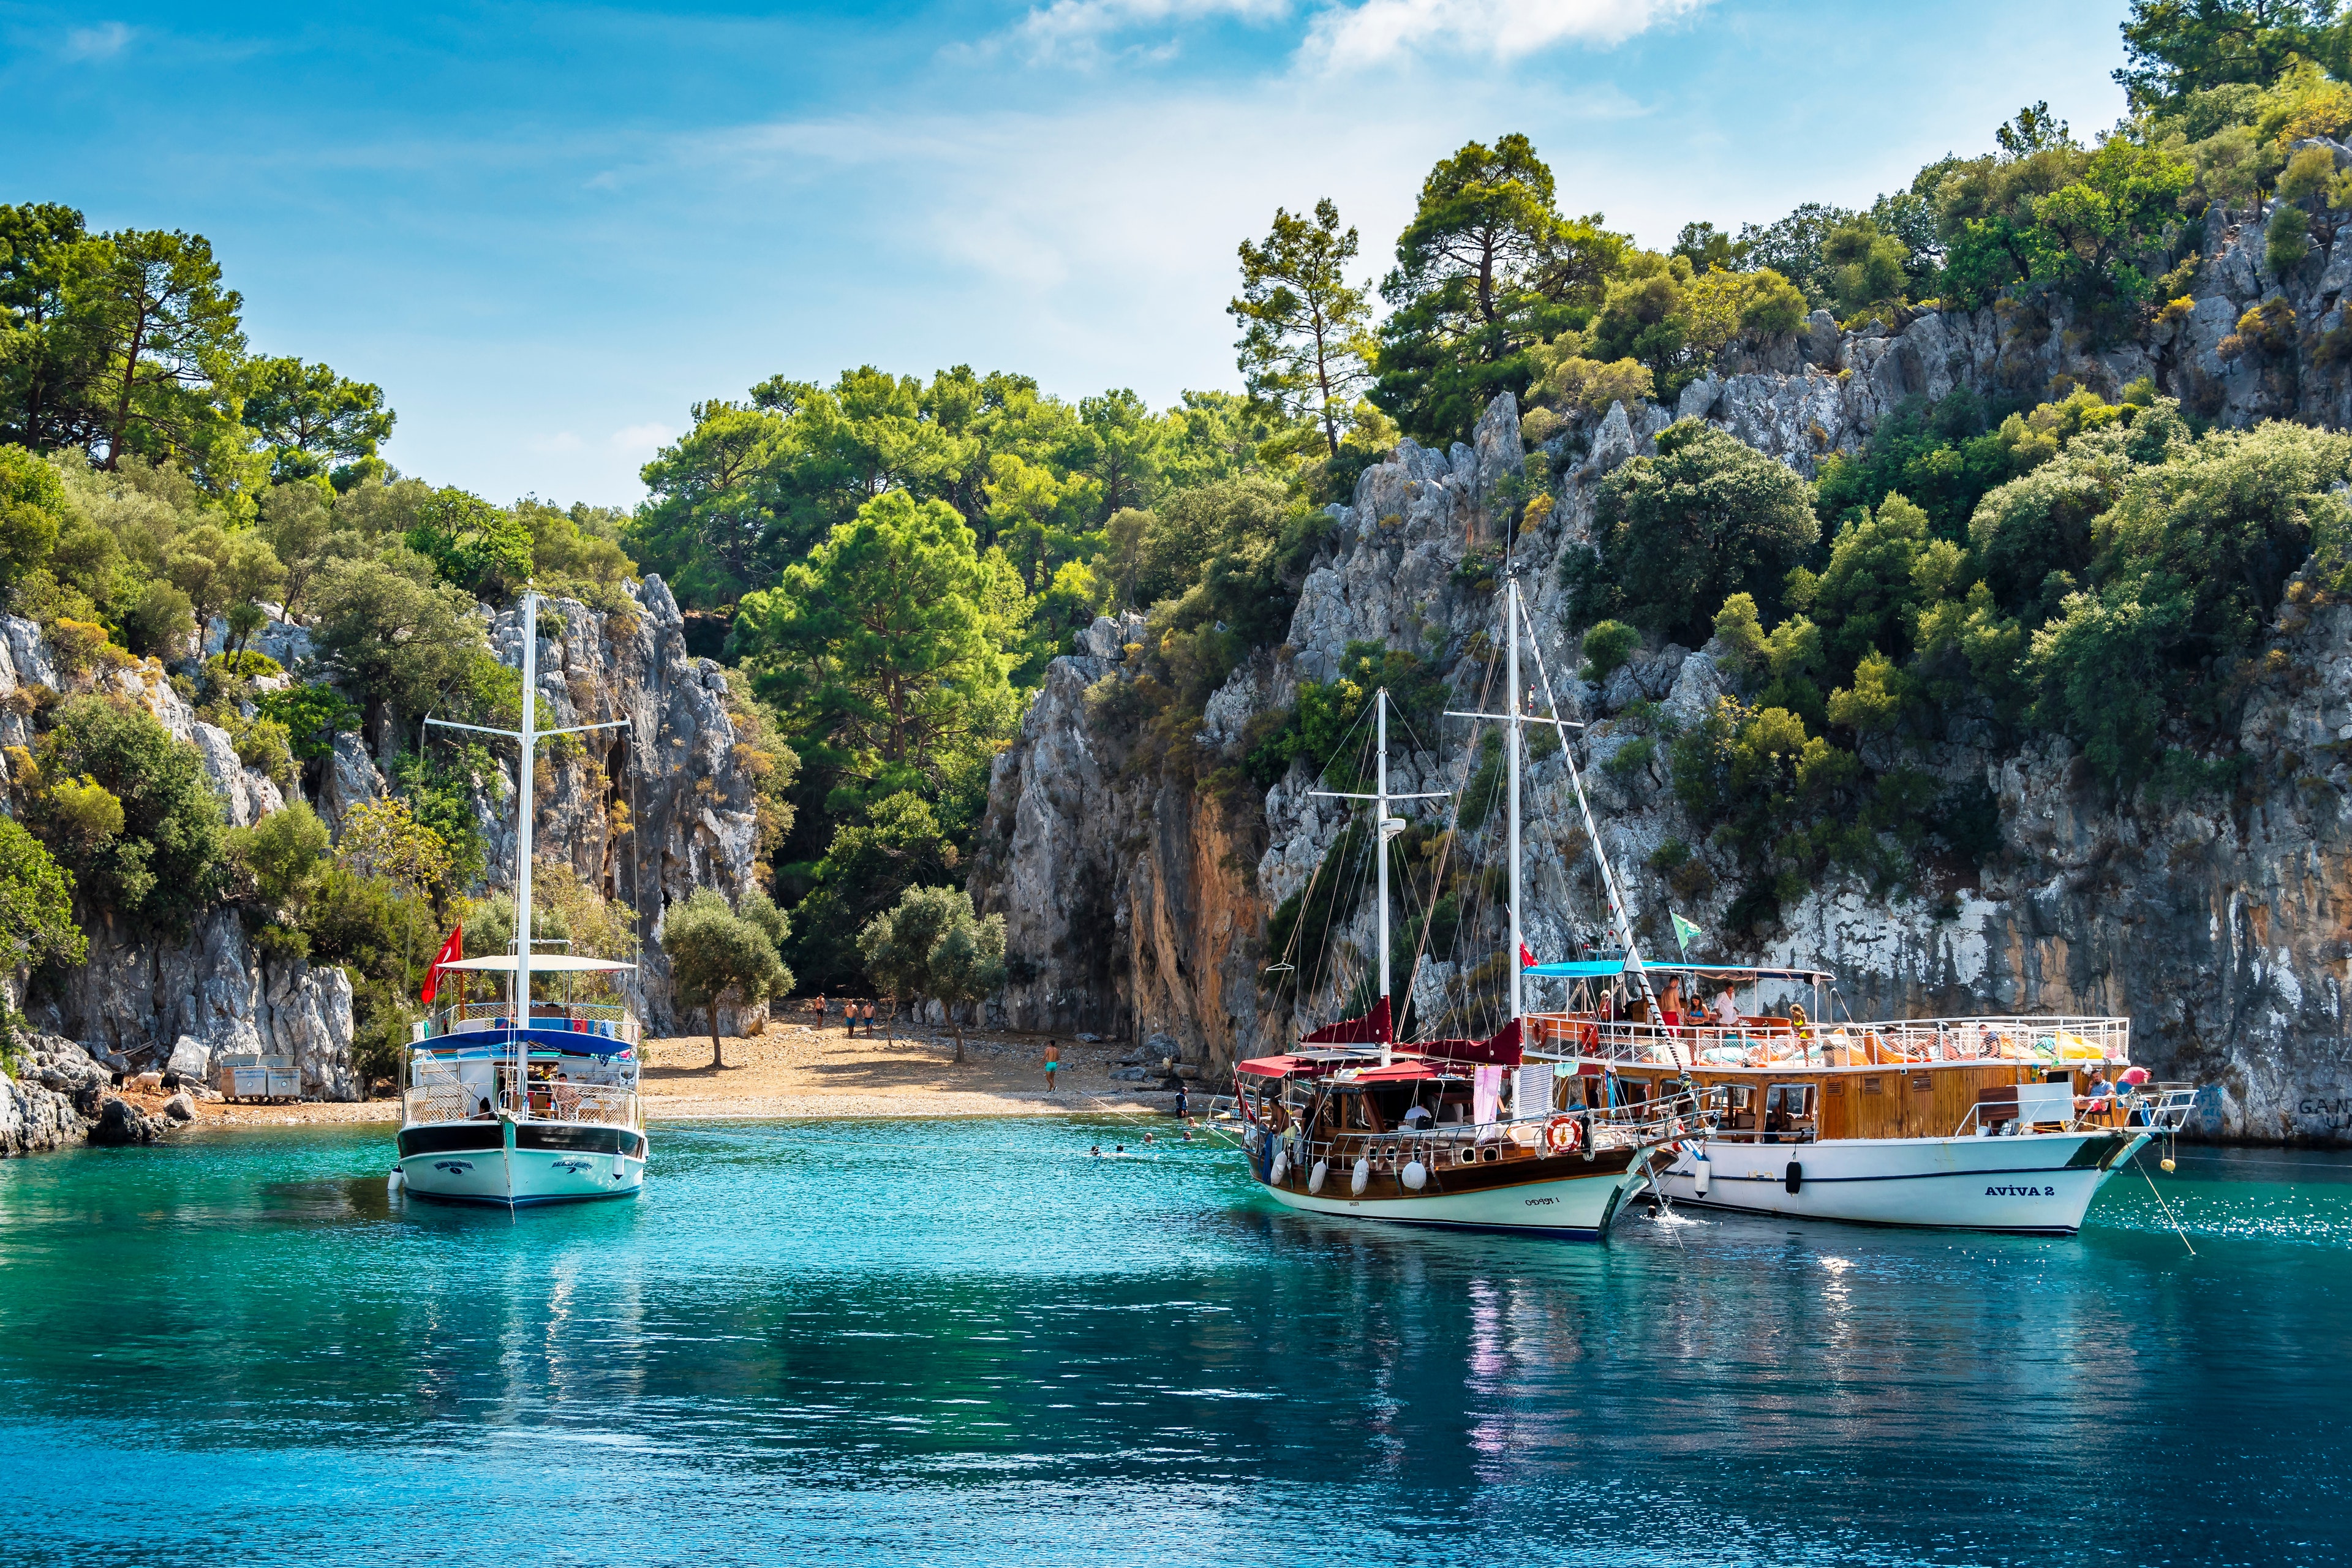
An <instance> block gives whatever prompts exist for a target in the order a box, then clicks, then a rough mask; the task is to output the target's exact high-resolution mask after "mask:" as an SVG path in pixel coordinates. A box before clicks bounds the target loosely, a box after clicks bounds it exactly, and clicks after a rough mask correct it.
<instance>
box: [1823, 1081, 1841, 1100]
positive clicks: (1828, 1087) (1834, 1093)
mask: <svg viewBox="0 0 2352 1568" xmlns="http://www.w3.org/2000/svg"><path fill="white" fill-rule="evenodd" d="M1822 1093H1823V1094H1826V1095H1828V1096H1829V1097H1830V1098H1831V1099H1832V1100H1838V1099H1843V1097H1844V1095H1845V1079H1842V1078H1833V1079H1830V1080H1829V1082H1827V1083H1825V1084H1823V1085H1822Z"/></svg>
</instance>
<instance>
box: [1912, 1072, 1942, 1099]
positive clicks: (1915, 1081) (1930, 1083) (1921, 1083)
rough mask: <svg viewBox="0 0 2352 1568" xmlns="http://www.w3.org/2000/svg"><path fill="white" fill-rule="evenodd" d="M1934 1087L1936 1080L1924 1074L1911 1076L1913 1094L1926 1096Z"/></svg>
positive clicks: (1918, 1073)
mask: <svg viewBox="0 0 2352 1568" xmlns="http://www.w3.org/2000/svg"><path fill="white" fill-rule="evenodd" d="M1935 1087H1936V1080H1935V1079H1932V1078H1930V1077H1928V1076H1927V1074H1926V1073H1923V1072H1915V1073H1913V1074H1912V1075H1911V1088H1912V1089H1913V1091H1914V1092H1916V1093H1919V1094H1926V1093H1927V1091H1928V1090H1930V1089H1934V1088H1935Z"/></svg>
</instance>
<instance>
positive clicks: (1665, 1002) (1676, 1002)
mask: <svg viewBox="0 0 2352 1568" xmlns="http://www.w3.org/2000/svg"><path fill="white" fill-rule="evenodd" d="M1658 1016H1660V1017H1662V1018H1664V1020H1665V1024H1666V1027H1667V1028H1669V1029H1678V1028H1680V1027H1682V1023H1683V983H1682V981H1681V980H1680V979H1679V978H1676V979H1673V980H1669V981H1667V982H1666V994H1664V996H1661V997H1659V998H1658Z"/></svg>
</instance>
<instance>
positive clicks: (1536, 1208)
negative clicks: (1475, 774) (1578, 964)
mask: <svg viewBox="0 0 2352 1568" xmlns="http://www.w3.org/2000/svg"><path fill="white" fill-rule="evenodd" d="M1505 615H1506V621H1507V633H1506V637H1505V642H1506V656H1505V657H1506V666H1505V676H1506V680H1505V684H1506V689H1507V700H1506V703H1505V710H1504V711H1503V712H1501V713H1499V714H1496V713H1483V712H1479V713H1467V714H1454V715H1449V716H1452V717H1460V718H1467V719H1471V720H1474V721H1482V722H1484V721H1495V722H1499V723H1500V724H1501V725H1502V726H1503V730H1504V752H1505V755H1506V757H1507V765H1506V784H1505V790H1506V834H1507V847H1506V858H1507V867H1508V870H1507V887H1508V895H1507V922H1506V923H1507V929H1506V934H1505V940H1506V942H1507V953H1508V955H1509V960H1508V962H1507V969H1508V972H1509V990H1508V1016H1507V1021H1506V1022H1505V1024H1504V1026H1503V1027H1502V1028H1501V1029H1500V1030H1499V1031H1497V1032H1496V1034H1494V1035H1493V1036H1490V1037H1486V1038H1484V1039H1469V1038H1445V1039H1431V1040H1423V1041H1418V1042H1412V1043H1400V1042H1399V1041H1398V1040H1397V1039H1396V1037H1395V1029H1394V1005H1393V1001H1392V995H1391V974H1390V953H1389V924H1388V922H1389V897H1388V895H1389V886H1388V857H1389V844H1390V840H1391V839H1392V838H1393V837H1395V836H1396V835H1397V834H1399V833H1402V832H1403V831H1404V828H1405V823H1404V822H1403V821H1402V819H1401V818H1397V817H1392V816H1391V815H1390V807H1391V802H1402V801H1409V800H1425V799H1444V798H1448V792H1436V793H1429V794H1413V795H1394V794H1391V792H1390V790H1389V787H1388V715H1389V695H1388V691H1387V689H1385V688H1382V689H1379V690H1378V691H1376V692H1375V693H1374V694H1373V702H1374V737H1375V738H1374V749H1375V763H1374V768H1373V778H1374V785H1373V789H1372V791H1371V792H1370V794H1369V795H1364V794H1354V793H1349V792H1342V791H1318V792H1316V793H1317V794H1318V795H1326V796H1328V797H1331V798H1339V799H1347V800H1353V801H1362V802H1365V803H1367V804H1369V805H1370V806H1371V808H1372V811H1373V823H1374V834H1373V843H1374V860H1375V863H1376V866H1377V868H1378V869H1377V877H1376V889H1375V896H1376V899H1377V900H1378V912H1377V916H1376V920H1375V928H1376V932H1377V935H1376V938H1375V942H1376V947H1377V960H1376V973H1377V977H1378V979H1377V984H1378V992H1377V996H1376V999H1375V1001H1374V1004H1373V1005H1372V1008H1371V1010H1370V1012H1369V1013H1366V1014H1364V1015H1363V1016H1359V1017H1354V1018H1347V1019H1342V1020H1340V1021H1339V1022H1338V1023H1335V1024H1330V1025H1327V1026H1323V1027H1321V1028H1319V1029H1315V1030H1311V1031H1309V1032H1308V1033H1307V1034H1306V1035H1304V1036H1302V1037H1301V1038H1300V1040H1299V1042H1298V1045H1297V1047H1296V1048H1295V1049H1293V1050H1292V1051H1290V1052H1287V1053H1285V1054H1284V1055H1282V1056H1278V1057H1268V1058H1257V1059H1255V1060H1251V1061H1245V1062H1243V1063H1241V1064H1240V1066H1239V1067H1238V1068H1236V1070H1235V1075H1234V1088H1235V1095H1236V1099H1237V1100H1238V1102H1239V1105H1240V1108H1241V1111H1242V1114H1243V1116H1244V1121H1245V1122H1246V1126H1245V1129H1244V1139H1243V1146H1244V1151H1245V1152H1246V1153H1247V1156H1248V1158H1249V1161H1250V1171H1251V1174H1252V1176H1253V1177H1254V1178H1255V1180H1256V1181H1257V1182H1258V1183H1259V1184H1260V1185H1261V1186H1262V1188H1263V1189H1264V1190H1265V1192H1266V1193H1267V1194H1269V1195H1270V1196H1271V1197H1273V1198H1274V1200H1275V1201H1276V1202H1277V1203H1280V1204H1281V1205H1284V1206H1285V1207H1286V1208H1291V1209H1297V1210H1300V1211H1303V1212H1307V1213H1314V1214H1323V1215H1342V1216H1346V1217H1349V1218H1357V1219H1375V1220H1385V1221H1392V1222H1400V1223H1405V1224H1415V1225H1433V1226H1454V1227H1463V1228H1475V1229H1493V1230H1508V1231H1526V1232H1533V1233H1541V1234H1547V1235H1553V1236H1565V1237H1581V1238H1587V1239H1598V1238H1600V1237H1602V1236H1605V1235H1606V1233H1607V1231H1608V1228H1609V1226H1610V1224H1611V1223H1612V1221H1613V1220H1614V1219H1615V1217H1616V1216H1617V1215H1618V1214H1619V1213H1620V1212H1622V1208H1623V1205H1624V1203H1625V1200H1626V1199H1627V1198H1628V1197H1629V1196H1631V1195H1633V1194H1635V1193H1638V1192H1639V1191H1641V1190H1642V1188H1643V1186H1645V1185H1647V1184H1649V1183H1650V1182H1651V1181H1652V1180H1654V1177H1655V1176H1656V1174H1657V1173H1659V1172H1660V1171H1662V1170H1663V1169H1664V1167H1665V1165H1666V1164H1667V1163H1670V1162H1671V1160H1672V1158H1673V1156H1674V1153H1675V1151H1676V1150H1677V1149H1678V1148H1680V1147H1681V1146H1682V1145H1683V1144H1684V1143H1685V1142H1688V1141H1689V1140H1690V1139H1692V1138H1693V1137H1694V1136H1695V1135H1696V1134H1697V1133H1698V1132H1699V1131H1703V1128H1704V1125H1705V1115H1704V1112H1703V1110H1702V1107H1701V1105H1700V1103H1699V1101H1698V1100H1697V1098H1696V1096H1695V1095H1694V1094H1691V1093H1689V1092H1687V1091H1685V1092H1683V1093H1680V1094H1677V1095H1674V1096H1670V1097H1667V1098H1664V1099H1660V1100H1653V1101H1649V1102H1645V1103H1644V1104H1643V1105H1642V1106H1640V1107H1638V1108H1635V1107H1621V1106H1612V1105H1607V1104H1598V1103H1592V1102H1590V1101H1589V1100H1576V1099H1574V1097H1572V1096H1571V1095H1570V1094H1569V1093H1568V1092H1567V1090H1568V1089H1570V1087H1572V1086H1570V1085H1563V1084H1562V1083H1560V1082H1559V1078H1558V1075H1557V1073H1556V1071H1555V1065H1554V1063H1553V1062H1551V1061H1549V1060H1544V1059H1537V1058H1530V1057H1529V1055H1528V1052H1527V1051H1526V1049H1525V1047H1524V1039H1525V1032H1524V1026H1523V1023H1522V1017H1521V1014H1522V991H1521V979H1520V964H1519V963H1518V958H1519V955H1520V953H1521V952H1523V947H1522V940H1521V927H1520V898H1521V855H1520V820H1521V814H1520V787H1521V785H1520V772H1521V762H1522V757H1523V754H1524V748H1525V744H1526V727H1527V724H1528V722H1529V721H1530V716H1529V715H1528V714H1526V713H1525V712H1524V711H1523V710H1522V708H1521V704H1520V697H1519V692H1520V685H1519V630H1520V625H1521V620H1522V617H1523V616H1524V610H1523V608H1522V606H1521V603H1520V595H1519V584H1518V579H1517V572H1516V569H1514V570H1513V571H1512V572H1511V573H1510V574H1508V575H1507V580H1506V584H1505ZM1555 722H1557V721H1556V720H1555ZM1474 741H1475V736H1474ZM1474 750H1475V744H1474ZM1580 793H1581V792H1580ZM1588 815H1589V814H1588ZM1595 842H1596V844H1597V842H1598V840H1597V838H1596V840H1595ZM1626 934H1627V936H1628V937H1629V939H1630V935H1631V932H1630V930H1628V931H1627V933H1626ZM1513 1069H1517V1070H1516V1074H1515V1075H1514V1076H1513V1078H1512V1079H1511V1081H1510V1082H1509V1085H1508V1090H1507V1098H1508V1106H1507V1108H1506V1105H1505V1103H1504V1101H1505V1097H1506V1088H1505V1076H1506V1074H1510V1073H1512V1070H1513ZM1571 1101H1573V1102H1571ZM1342 1184H1344V1191H1343V1190H1342Z"/></svg>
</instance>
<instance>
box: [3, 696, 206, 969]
mask: <svg viewBox="0 0 2352 1568" xmlns="http://www.w3.org/2000/svg"><path fill="white" fill-rule="evenodd" d="M27 760H28V761H29V763H31V764H32V765H31V766H29V767H21V768H20V767H14V766H12V767H11V769H10V773H11V782H12V786H13V788H14V791H15V793H16V797H17V805H18V807H19V810H20V813H21V815H22V816H23V819H24V821H25V823H26V826H28V827H30V828H31V829H32V830H33V831H34V832H35V833H37V834H38V835H39V836H40V837H41V839H42V840H43V842H44V843H45V844H46V845H47V847H49V849H50V851H51V852H52V853H53V854H55V855H56V856H57V858H58V860H59V862H61V863H62V864H63V865H64V866H65V867H66V868H68V869H69V870H70V871H72V873H73V875H74V882H75V886H76V888H77V889H78V890H79V894H80V896H81V898H82V899H83V900H85V901H86V903H87V904H88V905H89V907H90V908H91V909H93V910H97V911H100V912H102V913H105V914H108V915H111V916H115V917H117V918H120V919H121V920H124V921H130V922H131V923H132V924H133V925H135V926H138V927H142V928H145V929H149V930H164V931H168V930H176V929H178V928H180V927H182V926H184V924H185V923H186V921H187V920H188V918H189V917H190V916H191V915H193V914H194V913H195V912H197V911H198V910H202V909H204V908H205V906H206V905H208V904H210V903H211V902H212V901H213V900H215V898H217V897H218V896H219V895H220V893H221V892H223V891H224V890H225V889H226V885H227V868H226V861H225V858H224V855H223V843H222V837H221V834H222V825H221V805H220V797H219V796H217V795H215V794H214V793H213V790H212V785H211V784H210V782H209V781H208V780H207V779H206V778H205V772H204V763H202V761H201V760H200V759H199V758H198V757H197V755H196V752H195V749H194V747H193V746H190V745H188V744H187V743H186V742H183V741H175V740H173V738H172V735H171V732H170V731H167V730H165V729H164V728H163V725H161V724H159V723H157V722H156V721H155V720H154V719H153V718H152V716H151V715H150V714H148V713H147V711H146V710H144V709H140V708H134V707H132V706H131V705H130V704H128V703H125V702H121V701H115V700H109V699H106V698H102V697H76V698H71V699H68V700H67V701H66V702H65V703H64V704H62V705H61V706H60V707H59V708H58V710H57V713H56V715H55V723H54V725H53V726H52V727H51V729H50V730H49V731H48V733H47V734H46V735H44V736H43V737H42V738H41V742H40V744H39V747H38V748H37V752H35V753H34V755H33V756H32V757H31V758H29V759H27Z"/></svg>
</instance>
